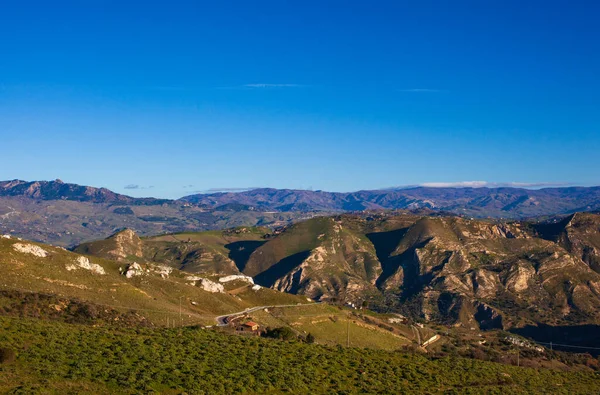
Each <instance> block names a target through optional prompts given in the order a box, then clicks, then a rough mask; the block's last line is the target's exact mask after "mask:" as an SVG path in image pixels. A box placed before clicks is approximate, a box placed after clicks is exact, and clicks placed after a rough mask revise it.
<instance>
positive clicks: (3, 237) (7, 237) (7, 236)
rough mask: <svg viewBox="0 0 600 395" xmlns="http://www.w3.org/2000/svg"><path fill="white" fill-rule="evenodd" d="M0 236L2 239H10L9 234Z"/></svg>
mask: <svg viewBox="0 0 600 395" xmlns="http://www.w3.org/2000/svg"><path fill="white" fill-rule="evenodd" d="M0 238H2V239H10V235H2V236H0Z"/></svg>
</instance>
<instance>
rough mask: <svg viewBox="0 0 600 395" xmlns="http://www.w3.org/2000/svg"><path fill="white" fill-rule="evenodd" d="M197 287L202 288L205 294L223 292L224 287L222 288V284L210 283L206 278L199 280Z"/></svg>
mask: <svg viewBox="0 0 600 395" xmlns="http://www.w3.org/2000/svg"><path fill="white" fill-rule="evenodd" d="M198 285H199V286H200V288H202V289H203V290H205V291H207V292H212V293H223V292H225V287H223V285H222V284H219V283H215V282H214V281H210V280H208V279H206V278H203V279H201V280H200V283H199V284H198Z"/></svg>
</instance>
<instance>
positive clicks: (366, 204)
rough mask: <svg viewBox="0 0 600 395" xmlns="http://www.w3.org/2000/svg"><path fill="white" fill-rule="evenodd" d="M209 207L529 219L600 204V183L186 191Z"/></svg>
mask: <svg viewBox="0 0 600 395" xmlns="http://www.w3.org/2000/svg"><path fill="white" fill-rule="evenodd" d="M180 200H182V201H185V202H190V203H195V204H201V205H204V206H207V207H211V208H219V207H223V206H225V205H232V204H236V205H240V206H243V207H246V208H248V209H253V210H261V211H329V212H331V211H363V210H391V209H408V210H411V209H420V208H428V209H434V210H438V211H447V212H452V213H455V214H464V215H467V216H472V217H479V218H481V217H494V218H515V219H516V218H525V217H535V216H542V215H553V214H569V213H573V212H577V211H591V210H598V209H600V187H568V188H544V189H523V188H508V187H502V188H486V187H481V188H467V187H460V188H434V187H415V188H402V189H391V190H375V191H358V192H349V193H338V192H323V191H306V190H292V189H271V188H263V189H254V190H251V191H245V192H237V193H213V194H198V195H191V196H186V197H183V198H182V199H180Z"/></svg>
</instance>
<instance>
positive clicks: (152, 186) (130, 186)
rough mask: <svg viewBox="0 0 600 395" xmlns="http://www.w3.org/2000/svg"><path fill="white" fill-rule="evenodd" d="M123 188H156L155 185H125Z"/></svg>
mask: <svg viewBox="0 0 600 395" xmlns="http://www.w3.org/2000/svg"><path fill="white" fill-rule="evenodd" d="M123 188H125V189H152V188H154V185H149V186H147V187H143V186H139V185H138V184H129V185H125V186H124V187H123Z"/></svg>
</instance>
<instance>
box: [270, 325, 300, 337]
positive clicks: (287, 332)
mask: <svg viewBox="0 0 600 395" xmlns="http://www.w3.org/2000/svg"><path fill="white" fill-rule="evenodd" d="M265 337H271V338H273V339H280V340H293V339H295V338H296V334H295V333H294V331H293V330H291V329H290V328H288V327H287V326H282V327H279V328H274V329H270V328H267V331H266V332H265Z"/></svg>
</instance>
